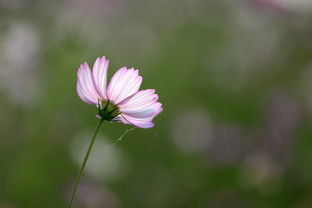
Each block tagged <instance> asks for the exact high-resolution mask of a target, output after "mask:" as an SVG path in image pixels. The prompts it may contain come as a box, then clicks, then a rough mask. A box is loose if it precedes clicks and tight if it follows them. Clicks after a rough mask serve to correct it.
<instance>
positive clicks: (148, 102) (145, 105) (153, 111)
mask: <svg viewBox="0 0 312 208" xmlns="http://www.w3.org/2000/svg"><path fill="white" fill-rule="evenodd" d="M157 100H158V95H157V94H155V90H141V91H139V92H138V93H136V94H134V95H132V96H130V97H128V98H127V99H125V100H124V101H122V102H121V103H120V104H119V105H118V107H119V110H120V112H122V117H123V118H124V119H125V120H126V121H128V122H130V123H131V124H133V125H135V126H138V127H140V128H151V127H153V126H154V124H153V122H152V120H153V118H154V117H155V116H157V115H158V114H159V113H160V112H161V111H162V104H161V103H159V102H157Z"/></svg>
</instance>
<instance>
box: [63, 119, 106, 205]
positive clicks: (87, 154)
mask: <svg viewBox="0 0 312 208" xmlns="http://www.w3.org/2000/svg"><path fill="white" fill-rule="evenodd" d="M103 121H104V120H102V119H101V120H100V122H99V123H98V125H97V127H96V129H95V132H94V134H93V137H92V139H91V142H90V144H89V147H88V151H87V153H86V156H85V157H84V159H83V162H82V165H81V168H80V170H79V173H78V177H77V180H76V183H75V187H74V191H73V193H72V196H71V199H70V203H69V208H72V205H73V202H74V199H75V196H76V192H77V190H78V186H79V182H80V178H81V175H82V173H83V170H84V169H85V166H86V164H87V161H88V159H89V157H90V153H91V150H92V147H93V144H94V141H95V138H96V135H97V133H98V131H99V129H100V127H101V124H102V123H103Z"/></svg>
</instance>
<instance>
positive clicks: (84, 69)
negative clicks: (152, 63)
mask: <svg viewBox="0 0 312 208" xmlns="http://www.w3.org/2000/svg"><path fill="white" fill-rule="evenodd" d="M108 65H109V61H108V60H107V59H106V58H105V57H102V58H100V57H99V58H97V59H96V61H95V63H94V65H93V69H92V71H91V69H90V67H89V65H88V64H87V63H86V62H85V63H83V64H81V65H80V68H79V69H78V73H77V75H78V80H77V92H78V95H79V97H80V98H81V99H82V100H83V101H84V102H86V103H89V104H91V105H96V106H97V108H98V110H99V112H98V115H97V116H98V117H99V118H101V119H102V120H108V121H118V122H121V123H124V124H131V125H134V126H136V127H139V128H151V127H153V126H154V123H153V121H152V120H153V118H154V117H155V116H157V115H158V114H159V113H160V112H161V111H162V104H161V103H159V102H157V100H158V95H157V94H155V90H154V89H147V90H139V88H140V85H141V83H142V77H141V76H140V75H139V71H138V70H135V69H133V68H131V69H127V68H126V67H122V68H120V69H119V70H118V71H117V72H116V73H115V74H114V75H113V77H112V79H111V81H110V83H109V85H108V86H106V85H107V70H108Z"/></svg>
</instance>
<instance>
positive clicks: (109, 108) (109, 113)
mask: <svg viewBox="0 0 312 208" xmlns="http://www.w3.org/2000/svg"><path fill="white" fill-rule="evenodd" d="M98 110H99V114H98V115H99V116H100V117H101V119H102V120H107V121H112V120H113V119H114V118H115V117H116V116H118V115H119V114H120V111H119V108H118V106H117V105H115V104H113V103H111V102H110V101H109V100H99V103H98Z"/></svg>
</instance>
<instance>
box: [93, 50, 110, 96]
mask: <svg viewBox="0 0 312 208" xmlns="http://www.w3.org/2000/svg"><path fill="white" fill-rule="evenodd" d="M108 65H109V61H108V60H106V58H105V56H103V57H102V58H100V57H98V58H97V59H96V61H95V63H94V65H93V78H94V82H95V85H96V90H97V92H98V94H99V95H100V96H101V97H102V98H103V99H105V100H107V97H106V80H107V69H108Z"/></svg>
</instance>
